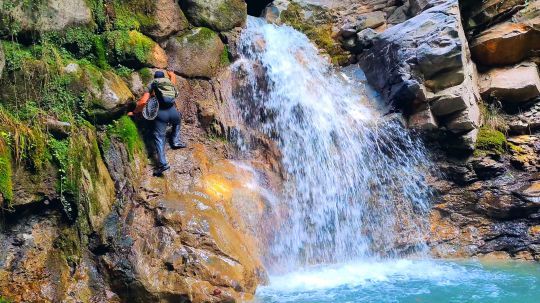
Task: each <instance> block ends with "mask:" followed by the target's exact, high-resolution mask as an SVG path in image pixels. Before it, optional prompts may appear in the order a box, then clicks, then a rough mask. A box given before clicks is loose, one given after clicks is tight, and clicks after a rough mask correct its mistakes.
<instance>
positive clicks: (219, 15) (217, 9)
mask: <svg viewBox="0 0 540 303" xmlns="http://www.w3.org/2000/svg"><path fill="white" fill-rule="evenodd" d="M181 5H182V9H183V11H184V13H185V14H186V16H187V18H188V19H189V20H190V21H191V23H192V24H194V25H196V26H202V27H208V28H211V29H213V30H215V31H218V32H223V31H228V30H231V29H233V28H235V27H237V26H242V24H244V23H245V21H246V18H247V5H246V3H245V2H244V1H243V0H186V1H181Z"/></svg>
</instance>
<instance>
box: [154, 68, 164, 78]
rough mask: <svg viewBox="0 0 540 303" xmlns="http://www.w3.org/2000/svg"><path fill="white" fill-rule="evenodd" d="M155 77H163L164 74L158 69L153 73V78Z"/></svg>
mask: <svg viewBox="0 0 540 303" xmlns="http://www.w3.org/2000/svg"><path fill="white" fill-rule="evenodd" d="M157 78H165V74H164V73H163V72H162V71H160V70H158V71H157V72H155V73H154V79H157Z"/></svg>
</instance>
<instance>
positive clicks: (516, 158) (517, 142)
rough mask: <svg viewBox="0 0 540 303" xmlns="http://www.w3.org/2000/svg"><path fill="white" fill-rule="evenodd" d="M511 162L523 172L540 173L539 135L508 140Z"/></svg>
mask: <svg viewBox="0 0 540 303" xmlns="http://www.w3.org/2000/svg"><path fill="white" fill-rule="evenodd" d="M508 142H509V145H510V152H511V157H510V162H511V163H512V165H513V166H514V167H515V168H517V169H519V170H523V171H527V172H538V171H540V138H539V136H538V135H522V136H517V137H510V138H508Z"/></svg>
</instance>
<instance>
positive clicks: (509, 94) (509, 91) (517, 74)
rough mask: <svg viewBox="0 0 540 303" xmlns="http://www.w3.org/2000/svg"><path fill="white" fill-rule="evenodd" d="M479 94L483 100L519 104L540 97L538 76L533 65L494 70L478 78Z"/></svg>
mask: <svg viewBox="0 0 540 303" xmlns="http://www.w3.org/2000/svg"><path fill="white" fill-rule="evenodd" d="M480 93H481V94H482V97H483V98H484V99H485V100H489V99H493V98H494V99H496V100H500V101H503V102H509V103H521V102H526V101H529V100H531V99H533V98H536V97H538V96H540V75H539V73H538V67H537V66H536V64H535V63H521V64H519V65H517V66H514V67H511V68H496V69H492V70H490V71H489V72H488V73H486V74H483V75H482V76H481V77H480Z"/></svg>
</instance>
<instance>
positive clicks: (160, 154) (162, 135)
mask: <svg viewBox="0 0 540 303" xmlns="http://www.w3.org/2000/svg"><path fill="white" fill-rule="evenodd" d="M166 131H167V123H166V122H164V121H160V120H157V119H156V120H154V132H153V136H154V146H155V149H156V155H157V162H158V163H157V164H158V169H159V168H163V167H166V166H167V158H166V157H165V140H166Z"/></svg>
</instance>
